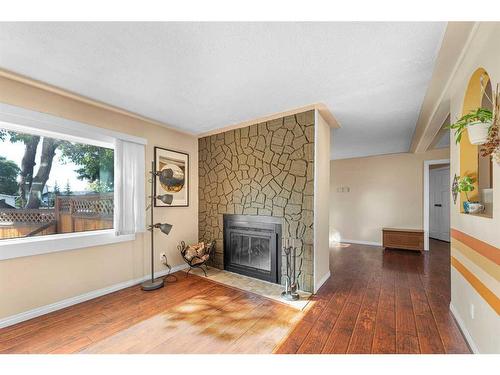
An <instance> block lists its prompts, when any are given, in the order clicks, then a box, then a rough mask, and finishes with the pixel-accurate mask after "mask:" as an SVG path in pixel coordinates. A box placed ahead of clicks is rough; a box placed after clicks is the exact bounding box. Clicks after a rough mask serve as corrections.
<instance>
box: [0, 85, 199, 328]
mask: <svg viewBox="0 0 500 375" xmlns="http://www.w3.org/2000/svg"><path fill="white" fill-rule="evenodd" d="M0 102H3V103H7V104H11V105H16V106H19V107H24V108H27V109H31V110H35V111H40V112H45V113H49V114H51V115H55V116H60V117H63V118H67V119H71V120H75V121H80V122H83V123H87V124H90V125H93V126H99V127H102V128H108V129H112V130H116V131H120V132H124V133H128V134H132V135H135V136H140V137H143V138H146V139H147V140H148V145H147V148H146V169H147V170H148V169H149V168H150V162H151V160H152V157H153V147H154V146H162V147H166V148H172V149H176V150H180V151H184V152H187V153H189V155H190V159H189V160H190V163H191V166H190V178H191V180H190V192H189V196H190V202H189V207H187V208H181V207H179V208H158V209H156V211H155V214H156V217H157V218H158V220H159V221H165V222H169V223H172V224H173V225H174V227H173V229H172V232H171V233H170V235H169V236H168V237H166V236H160V235H159V234H158V235H157V237H156V238H157V240H156V244H157V246H156V255H155V267H156V269H157V270H163V269H164V266H163V265H162V264H161V262H160V257H159V254H160V253H161V252H166V254H167V256H168V260H169V263H170V264H171V265H172V266H175V265H181V264H183V261H182V259H181V257H180V255H179V254H178V252H177V249H176V245H177V243H178V242H179V241H181V240H185V241H187V242H191V241H196V240H197V235H198V173H197V171H198V157H197V152H198V140H197V139H196V138H195V137H193V136H190V135H186V134H184V133H181V132H177V131H174V130H170V129H167V128H164V127H160V126H158V125H155V124H153V123H151V122H148V121H144V120H140V119H137V118H134V117H130V116H127V115H124V114H119V113H116V112H113V111H111V110H107V109H103V108H100V107H97V106H94V105H91V104H86V103H84V102H82V101H79V100H75V99H71V98H68V97H65V96H62V95H58V94H55V93H52V92H49V91H46V90H43V89H39V88H36V87H33V86H31V85H27V84H24V83H20V82H16V81H14V80H10V79H7V78H5V77H0ZM147 191H148V190H147ZM148 244H149V237H148V236H145V235H142V234H141V235H138V236H137V238H136V240H135V241H130V242H123V243H119V244H113V245H106V246H99V247H93V248H84V249H78V250H73V251H65V252H58V253H52V254H46V255H38V256H32V257H24V258H16V259H10V260H4V261H0V296H1V297H0V319H2V318H5V317H8V316H11V315H14V314H18V313H21V312H25V311H27V310H30V309H34V308H37V307H41V306H44V305H47V304H51V303H55V302H58V301H61V300H63V299H66V298H70V297H75V296H78V295H80V294H83V293H87V292H90V291H94V290H98V289H101V288H105V287H108V286H111V285H114V284H117V283H120V282H124V281H128V280H132V279H137V278H140V277H142V276H143V275H145V274H147V273H148V271H149V264H150V263H149V262H150V257H149V247H148Z"/></svg>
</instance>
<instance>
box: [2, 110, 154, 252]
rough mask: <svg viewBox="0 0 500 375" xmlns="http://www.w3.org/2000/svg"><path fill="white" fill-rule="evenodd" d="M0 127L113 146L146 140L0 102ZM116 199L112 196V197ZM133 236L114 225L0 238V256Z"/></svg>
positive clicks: (83, 245)
mask: <svg viewBox="0 0 500 375" xmlns="http://www.w3.org/2000/svg"><path fill="white" fill-rule="evenodd" d="M0 128H3V129H8V130H12V131H18V132H24V133H30V134H37V135H40V136H46V137H52V138H58V139H64V140H67V141H71V142H79V143H86V144H91V145H94V146H99V147H107V148H112V149H114V148H115V147H114V144H115V140H116V139H122V140H125V141H129V142H135V143H139V144H144V145H146V144H147V140H146V139H144V138H140V137H136V136H132V135H129V134H124V133H120V132H115V131H112V130H108V129H103V128H99V127H96V126H92V125H88V124H84V123H81V122H78V121H73V120H68V119H64V118H61V117H57V116H52V115H49V114H46V113H41V112H36V111H32V110H28V109H25V108H21V107H17V106H13V105H9V104H5V103H0ZM114 201H115V202H116V199H115V200H114ZM133 240H135V234H129V235H124V236H117V235H116V234H115V230H114V229H105V230H98V231H88V232H74V233H64V234H51V235H46V236H39V237H30V238H26V237H24V238H13V239H5V240H0V260H5V259H12V258H19V257H25V256H32V255H40V254H47V253H54V252H59V251H67V250H76V249H82V248H88V247H94V246H101V245H107V244H112V243H119V242H125V241H133Z"/></svg>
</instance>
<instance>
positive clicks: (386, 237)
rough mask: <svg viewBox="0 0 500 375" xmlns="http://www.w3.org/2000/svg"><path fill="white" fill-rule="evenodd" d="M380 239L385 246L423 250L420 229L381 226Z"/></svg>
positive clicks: (422, 237) (422, 233) (422, 236)
mask: <svg viewBox="0 0 500 375" xmlns="http://www.w3.org/2000/svg"><path fill="white" fill-rule="evenodd" d="M382 239H383V241H382V246H384V247H385V248H393V249H404V250H414V251H421V250H424V231H423V230H421V229H405V228H382Z"/></svg>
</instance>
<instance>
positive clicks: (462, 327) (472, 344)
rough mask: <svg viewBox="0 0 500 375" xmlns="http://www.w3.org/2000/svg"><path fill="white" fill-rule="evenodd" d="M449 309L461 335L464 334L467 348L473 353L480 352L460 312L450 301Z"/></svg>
mask: <svg viewBox="0 0 500 375" xmlns="http://www.w3.org/2000/svg"><path fill="white" fill-rule="evenodd" d="M450 311H451V314H452V315H453V318H454V319H455V321H456V322H457V324H458V328H459V329H460V331H461V332H462V335H463V336H464V338H465V341H467V344H468V345H469V348H470V349H471V350H472V353H474V354H480V352H479V349H478V347H477V345H476V343H475V342H474V340H473V339H472V336H471V335H470V333H469V331H468V330H467V328H466V327H465V323H464V321H463V320H462V318H461V317H460V314H459V313H458V311H457V309H456V308H455V306H453V304H452V303H451V302H450Z"/></svg>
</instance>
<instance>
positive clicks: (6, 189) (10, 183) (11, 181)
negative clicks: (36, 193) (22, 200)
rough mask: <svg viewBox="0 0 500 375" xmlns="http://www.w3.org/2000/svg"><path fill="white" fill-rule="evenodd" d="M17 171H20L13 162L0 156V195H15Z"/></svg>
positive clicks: (17, 187)
mask: <svg viewBox="0 0 500 375" xmlns="http://www.w3.org/2000/svg"><path fill="white" fill-rule="evenodd" d="M19 171H20V169H19V167H18V166H17V164H16V163H15V162H13V161H12V160H7V158H5V157H4V156H0V194H7V195H14V194H16V193H17V190H18V189H19V186H18V183H17V176H18V175H19Z"/></svg>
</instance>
